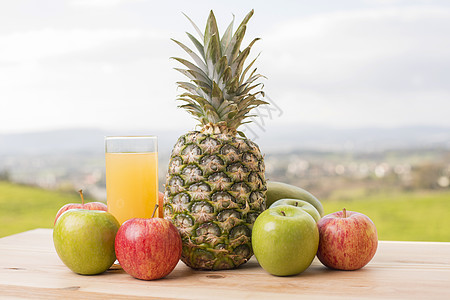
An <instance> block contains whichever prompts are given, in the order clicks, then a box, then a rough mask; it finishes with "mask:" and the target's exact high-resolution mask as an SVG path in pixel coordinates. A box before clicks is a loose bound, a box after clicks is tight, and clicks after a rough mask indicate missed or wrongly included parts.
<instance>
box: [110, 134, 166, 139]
mask: <svg viewBox="0 0 450 300" xmlns="http://www.w3.org/2000/svg"><path fill="white" fill-rule="evenodd" d="M115 139H117V140H119V139H123V140H131V139H136V140H137V139H158V136H156V135H107V136H105V140H115Z"/></svg>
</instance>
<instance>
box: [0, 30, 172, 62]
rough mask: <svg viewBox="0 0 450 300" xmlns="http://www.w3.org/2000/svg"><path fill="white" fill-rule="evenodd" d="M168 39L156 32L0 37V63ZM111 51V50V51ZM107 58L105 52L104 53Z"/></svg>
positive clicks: (39, 33) (73, 32)
mask: <svg viewBox="0 0 450 300" xmlns="http://www.w3.org/2000/svg"><path fill="white" fill-rule="evenodd" d="M161 38H164V39H167V35H165V34H164V33H162V32H161V31H159V30H137V29H117V30H113V29H97V30H87V29H70V30H62V29H50V28H47V29H41V30H33V31H26V32H16V33H11V34H7V35H0V63H2V62H3V63H6V62H8V63H17V62H22V63H27V62H31V61H38V60H41V59H46V58H50V59H54V58H55V57H61V56H64V55H71V54H74V53H79V52H80V53H86V52H89V51H93V52H95V49H97V48H101V47H104V46H106V45H108V44H114V43H115V44H119V45H120V44H123V45H127V43H130V42H131V43H136V41H148V40H159V39H161ZM113 49H114V48H113ZM105 53H106V54H107V52H105Z"/></svg>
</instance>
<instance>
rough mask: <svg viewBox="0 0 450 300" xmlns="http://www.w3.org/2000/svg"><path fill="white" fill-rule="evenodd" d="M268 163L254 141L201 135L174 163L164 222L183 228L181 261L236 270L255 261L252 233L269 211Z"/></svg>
mask: <svg viewBox="0 0 450 300" xmlns="http://www.w3.org/2000/svg"><path fill="white" fill-rule="evenodd" d="M264 169H265V167H264V160H263V156H262V155H261V152H260V150H259V147H258V146H257V145H256V144H255V143H254V142H252V141H250V140H248V139H245V138H241V137H236V136H230V135H227V134H211V133H202V132H198V131H193V132H189V133H187V134H185V135H183V136H181V137H180V138H179V139H178V141H177V143H176V145H175V147H174V149H173V151H172V154H171V157H170V162H169V168H168V174H167V182H166V185H165V197H164V218H166V219H168V220H170V221H171V222H173V223H174V225H175V226H176V227H177V228H178V230H179V232H180V234H181V238H182V241H183V251H182V255H181V260H182V261H183V262H184V263H185V264H186V265H188V266H190V267H191V268H194V269H202V270H219V269H232V268H236V267H238V266H240V265H241V264H243V263H245V262H247V261H248V260H249V259H250V257H251V256H252V255H253V250H252V246H251V230H252V227H253V223H254V221H255V219H256V217H257V216H258V215H259V214H260V213H261V212H262V211H264V210H265V208H266V202H265V193H266V180H265V175H264Z"/></svg>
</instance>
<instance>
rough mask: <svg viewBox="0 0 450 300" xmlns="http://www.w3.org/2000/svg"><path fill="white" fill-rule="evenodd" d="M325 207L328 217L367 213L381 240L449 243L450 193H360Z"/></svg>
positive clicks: (326, 201) (342, 198) (331, 202)
mask: <svg viewBox="0 0 450 300" xmlns="http://www.w3.org/2000/svg"><path fill="white" fill-rule="evenodd" d="M358 194H359V195H358ZM323 205H324V209H325V213H326V214H328V213H331V212H334V211H337V210H342V208H344V207H345V208H346V209H347V210H352V211H358V212H361V213H364V214H365V215H367V216H368V217H370V218H371V219H372V221H373V222H374V223H375V225H376V227H377V231H378V239H379V240H390V241H393V240H397V241H436V242H450V191H449V190H447V191H420V192H418V191H415V192H398V191H397V192H380V193H377V194H371V195H365V194H364V193H363V192H359V193H358V192H357V193H351V195H347V196H343V195H340V196H338V197H336V200H334V199H331V200H325V201H323Z"/></svg>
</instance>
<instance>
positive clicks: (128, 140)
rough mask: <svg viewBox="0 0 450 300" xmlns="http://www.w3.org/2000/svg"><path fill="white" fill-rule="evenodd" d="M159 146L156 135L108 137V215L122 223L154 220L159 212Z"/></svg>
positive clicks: (106, 148) (106, 151) (106, 146)
mask: <svg viewBox="0 0 450 300" xmlns="http://www.w3.org/2000/svg"><path fill="white" fill-rule="evenodd" d="M157 147H158V145H157V138H156V136H108V137H106V138H105V160H106V199H107V203H108V212H110V213H111V214H112V215H113V216H114V217H116V219H117V221H119V223H120V224H122V223H123V222H125V221H126V220H129V219H132V218H151V216H152V214H153V211H154V210H155V206H156V204H157V203H158V150H157ZM157 216H158V212H157V211H156V212H155V217H157Z"/></svg>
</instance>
